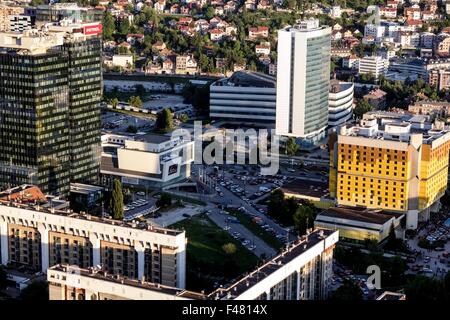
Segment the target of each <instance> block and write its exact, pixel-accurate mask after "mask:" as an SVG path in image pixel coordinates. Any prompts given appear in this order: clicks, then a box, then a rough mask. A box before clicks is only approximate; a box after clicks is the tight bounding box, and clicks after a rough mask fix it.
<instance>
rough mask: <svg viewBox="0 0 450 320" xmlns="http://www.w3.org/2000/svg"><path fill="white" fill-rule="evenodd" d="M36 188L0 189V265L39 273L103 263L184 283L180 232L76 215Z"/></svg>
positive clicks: (112, 269)
mask: <svg viewBox="0 0 450 320" xmlns="http://www.w3.org/2000/svg"><path fill="white" fill-rule="evenodd" d="M37 190H39V189H38V188H37V187H35V186H25V185H24V186H20V187H16V188H13V189H10V190H7V191H4V192H1V193H0V239H1V240H0V251H1V264H3V265H7V264H16V265H23V266H26V267H27V268H29V269H34V270H36V271H42V272H46V271H47V269H48V268H49V267H51V266H52V265H55V264H68V265H77V266H79V267H82V268H87V267H91V266H102V267H103V268H104V269H105V270H106V271H107V272H108V273H111V274H116V275H120V276H125V277H127V278H134V279H144V278H145V279H148V280H149V281H151V282H154V283H159V284H163V285H169V286H175V287H180V288H183V287H184V286H185V265H186V237H185V233H184V232H182V231H178V230H171V229H163V228H155V227H152V226H151V227H148V228H147V227H145V228H144V227H137V226H136V225H135V224H133V223H126V222H123V221H118V220H111V219H106V218H98V217H95V216H91V215H88V214H83V213H74V212H72V211H71V210H70V209H68V207H67V204H68V203H67V202H65V201H63V200H56V199H53V200H52V201H51V202H50V201H49V200H48V199H45V198H44V199H43V198H42V197H38V196H40V195H41V194H42V193H40V191H39V192H37ZM36 201H37V202H36ZM35 203H39V204H35Z"/></svg>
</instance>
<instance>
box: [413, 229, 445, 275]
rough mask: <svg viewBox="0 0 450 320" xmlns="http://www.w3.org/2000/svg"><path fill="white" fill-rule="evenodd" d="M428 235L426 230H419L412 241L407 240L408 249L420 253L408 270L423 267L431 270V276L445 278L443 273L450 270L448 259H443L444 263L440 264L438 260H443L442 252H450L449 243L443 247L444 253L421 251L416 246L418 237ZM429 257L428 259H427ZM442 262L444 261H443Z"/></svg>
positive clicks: (421, 249)
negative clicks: (417, 266)
mask: <svg viewBox="0 0 450 320" xmlns="http://www.w3.org/2000/svg"><path fill="white" fill-rule="evenodd" d="M428 234H429V231H428V229H427V228H424V229H422V230H420V232H419V234H418V235H417V236H416V237H414V239H407V241H406V242H407V244H408V246H409V247H410V249H411V250H413V251H414V250H415V251H418V252H419V253H421V254H420V255H418V256H417V259H416V262H415V263H409V266H410V268H411V267H412V266H413V265H423V266H424V267H427V268H429V269H431V270H433V275H435V276H437V277H442V276H445V273H446V272H447V271H448V270H449V269H450V268H449V267H448V263H447V261H448V258H446V259H445V262H441V261H440V260H441V259H442V258H443V255H442V254H443V253H444V252H447V253H448V252H450V242H449V241H447V242H446V243H445V245H444V247H443V248H444V249H445V250H444V251H435V250H428V249H423V248H420V247H419V246H418V239H419V237H424V236H425V237H426V236H427V235H428ZM427 257H429V258H427ZM443 261H444V260H443Z"/></svg>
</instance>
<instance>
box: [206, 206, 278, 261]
mask: <svg viewBox="0 0 450 320" xmlns="http://www.w3.org/2000/svg"><path fill="white" fill-rule="evenodd" d="M209 210H211V214H210V215H209V217H210V219H211V220H212V221H214V223H215V224H217V225H218V226H219V227H221V228H222V229H223V228H225V227H226V226H229V227H230V229H229V230H228V232H229V233H230V234H232V233H233V232H238V233H240V235H241V237H243V238H245V239H247V240H249V241H250V244H249V245H247V246H246V248H248V247H249V246H251V245H252V244H254V245H255V246H256V249H254V250H253V251H252V252H253V253H254V254H255V255H257V256H258V257H261V255H262V254H264V255H265V256H266V258H268V257H271V256H273V255H275V254H276V253H277V252H276V251H275V250H274V249H273V248H272V247H270V246H269V245H268V244H266V243H265V242H264V241H263V240H261V239H260V238H258V237H257V236H255V235H254V234H253V233H252V232H251V231H250V230H248V229H247V228H246V227H244V226H243V225H242V224H240V223H228V222H227V221H226V218H227V217H228V215H226V214H224V213H220V210H219V209H218V208H217V207H215V206H214V207H212V208H210V209H209Z"/></svg>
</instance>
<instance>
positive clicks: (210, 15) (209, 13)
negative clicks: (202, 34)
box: [205, 6, 216, 20]
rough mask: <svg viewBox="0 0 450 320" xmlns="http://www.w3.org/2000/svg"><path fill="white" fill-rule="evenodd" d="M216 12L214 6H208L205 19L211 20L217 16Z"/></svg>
mask: <svg viewBox="0 0 450 320" xmlns="http://www.w3.org/2000/svg"><path fill="white" fill-rule="evenodd" d="M215 13H216V12H215V10H214V8H213V7H212V6H208V7H207V8H206V10H205V19H207V20H211V19H212V18H213V17H214V15H215Z"/></svg>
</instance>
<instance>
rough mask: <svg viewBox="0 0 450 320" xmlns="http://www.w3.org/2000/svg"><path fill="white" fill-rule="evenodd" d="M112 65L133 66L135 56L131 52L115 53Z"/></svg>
mask: <svg viewBox="0 0 450 320" xmlns="http://www.w3.org/2000/svg"><path fill="white" fill-rule="evenodd" d="M112 65H113V66H115V67H121V68H129V67H131V66H133V56H132V55H131V54H115V55H113V57H112Z"/></svg>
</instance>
